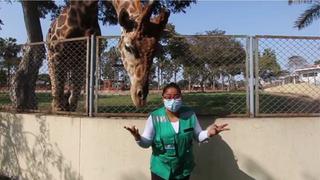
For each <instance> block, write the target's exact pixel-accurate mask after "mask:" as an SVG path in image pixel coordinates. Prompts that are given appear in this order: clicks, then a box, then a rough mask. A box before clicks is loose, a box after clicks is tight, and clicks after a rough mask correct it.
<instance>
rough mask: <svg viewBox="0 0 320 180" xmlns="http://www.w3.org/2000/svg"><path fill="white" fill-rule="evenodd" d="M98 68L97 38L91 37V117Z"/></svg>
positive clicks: (90, 114)
mask: <svg viewBox="0 0 320 180" xmlns="http://www.w3.org/2000/svg"><path fill="white" fill-rule="evenodd" d="M95 66H96V37H95V36H94V35H91V50H90V71H89V72H90V84H89V116H90V117H92V116H93V113H94V85H95V83H94V82H95V72H96V71H95V70H96V68H95Z"/></svg>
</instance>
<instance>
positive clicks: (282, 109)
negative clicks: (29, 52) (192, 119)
mask: <svg viewBox="0 0 320 180" xmlns="http://www.w3.org/2000/svg"><path fill="white" fill-rule="evenodd" d="M37 100H38V104H39V110H49V109H50V108H51V100H52V97H51V94H50V93H38V94H37ZM183 101H184V103H185V104H186V105H188V106H190V107H191V108H193V109H194V110H195V112H196V113H197V114H198V115H213V116H225V115H246V114H247V103H246V102H247V100H246V93H245V92H231V93H185V94H184V95H183ZM97 103H98V113H150V112H151V111H153V110H155V109H157V108H158V107H160V106H162V102H161V96H160V94H150V95H149V96H148V103H147V106H145V107H143V108H135V107H134V106H133V104H132V101H131V97H130V96H129V95H99V98H98V101H97ZM5 105H10V99H9V96H8V94H7V93H0V106H5ZM77 111H78V112H84V111H85V109H84V100H83V98H81V100H80V102H79V105H78V109H77ZM259 113H262V114H272V113H320V101H319V100H314V99H310V98H306V97H303V96H288V95H281V94H280V95H279V94H273V93H266V92H261V93H260V94H259Z"/></svg>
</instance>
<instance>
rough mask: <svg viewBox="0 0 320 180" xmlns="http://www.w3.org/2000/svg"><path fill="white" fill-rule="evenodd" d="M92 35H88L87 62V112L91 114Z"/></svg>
mask: <svg viewBox="0 0 320 180" xmlns="http://www.w3.org/2000/svg"><path fill="white" fill-rule="evenodd" d="M90 51H91V49H90V37H87V57H86V58H87V64H86V107H85V108H86V113H87V115H89V106H90V105H89V102H90V98H89V92H90V58H91V56H90Z"/></svg>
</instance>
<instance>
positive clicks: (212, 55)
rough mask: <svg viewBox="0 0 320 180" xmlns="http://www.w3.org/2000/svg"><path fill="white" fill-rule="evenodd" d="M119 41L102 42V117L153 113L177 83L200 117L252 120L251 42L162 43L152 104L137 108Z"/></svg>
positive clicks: (202, 39)
mask: <svg viewBox="0 0 320 180" xmlns="http://www.w3.org/2000/svg"><path fill="white" fill-rule="evenodd" d="M118 41H119V39H118V37H99V38H98V41H97V42H98V45H99V52H98V56H97V60H98V62H97V64H98V76H97V77H98V78H97V79H98V86H97V91H96V94H97V97H98V98H97V102H96V110H97V112H98V113H121V114H124V113H149V112H151V111H152V110H154V109H156V108H158V107H160V106H162V100H161V94H162V88H163V87H164V86H165V85H166V84H168V83H169V82H176V83H177V84H178V85H179V86H180V87H181V89H182V91H183V101H184V103H185V104H186V105H188V106H190V107H192V108H193V109H194V110H195V111H196V112H197V113H198V114H199V115H247V114H248V108H247V107H248V104H247V103H248V101H247V94H246V87H247V77H246V74H247V72H246V62H247V50H246V49H247V42H248V41H247V37H245V36H176V37H171V38H170V39H162V40H161V48H160V50H159V52H158V53H157V55H156V57H155V58H154V59H153V66H152V70H151V75H150V86H149V89H150V90H149V95H148V103H147V106H146V107H144V108H139V109H137V108H135V107H134V105H133V103H132V101H131V98H130V91H129V88H130V81H129V77H128V75H127V73H126V71H125V69H124V66H123V64H122V61H121V57H120V53H119V50H118V48H117V45H118Z"/></svg>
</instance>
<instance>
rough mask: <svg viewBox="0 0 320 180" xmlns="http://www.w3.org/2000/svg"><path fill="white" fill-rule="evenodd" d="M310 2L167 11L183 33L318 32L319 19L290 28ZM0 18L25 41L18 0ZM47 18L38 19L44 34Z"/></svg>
mask: <svg viewBox="0 0 320 180" xmlns="http://www.w3.org/2000/svg"><path fill="white" fill-rule="evenodd" d="M308 7H310V4H299V5H290V6H289V5H288V1H287V0H272V1H252V0H247V1H241V0H233V1H227V0H225V1H216V0H215V1H213V0H211V1H208V0H207V1H204V0H198V2H197V4H192V6H191V7H188V8H187V9H186V13H185V14H184V13H179V14H171V15H170V18H169V22H170V23H173V24H174V25H175V27H176V31H177V32H178V33H180V34H183V35H191V34H196V33H203V32H205V31H208V30H214V29H220V30H224V31H226V34H229V35H250V36H254V35H282V36H284V35H286V36H320V19H319V20H317V21H314V22H313V24H312V25H310V26H308V27H306V28H305V29H303V30H298V29H297V28H294V27H293V26H294V21H295V20H296V19H297V17H298V16H299V15H300V14H301V13H302V12H303V11H304V10H305V9H307V8H308ZM0 19H2V21H3V23H4V25H3V26H2V30H0V37H2V38H7V37H14V38H16V39H17V41H18V43H25V42H26V41H27V35H26V31H25V25H24V21H23V13H22V7H21V4H20V3H19V2H13V3H12V4H8V3H6V2H3V1H2V0H0ZM50 23H51V22H50V18H47V19H44V20H41V24H42V31H43V34H44V37H45V36H46V33H47V31H48V28H49V25H50ZM100 28H101V30H102V35H105V36H108V35H119V34H120V27H119V26H109V25H106V26H102V25H101V26H100Z"/></svg>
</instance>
